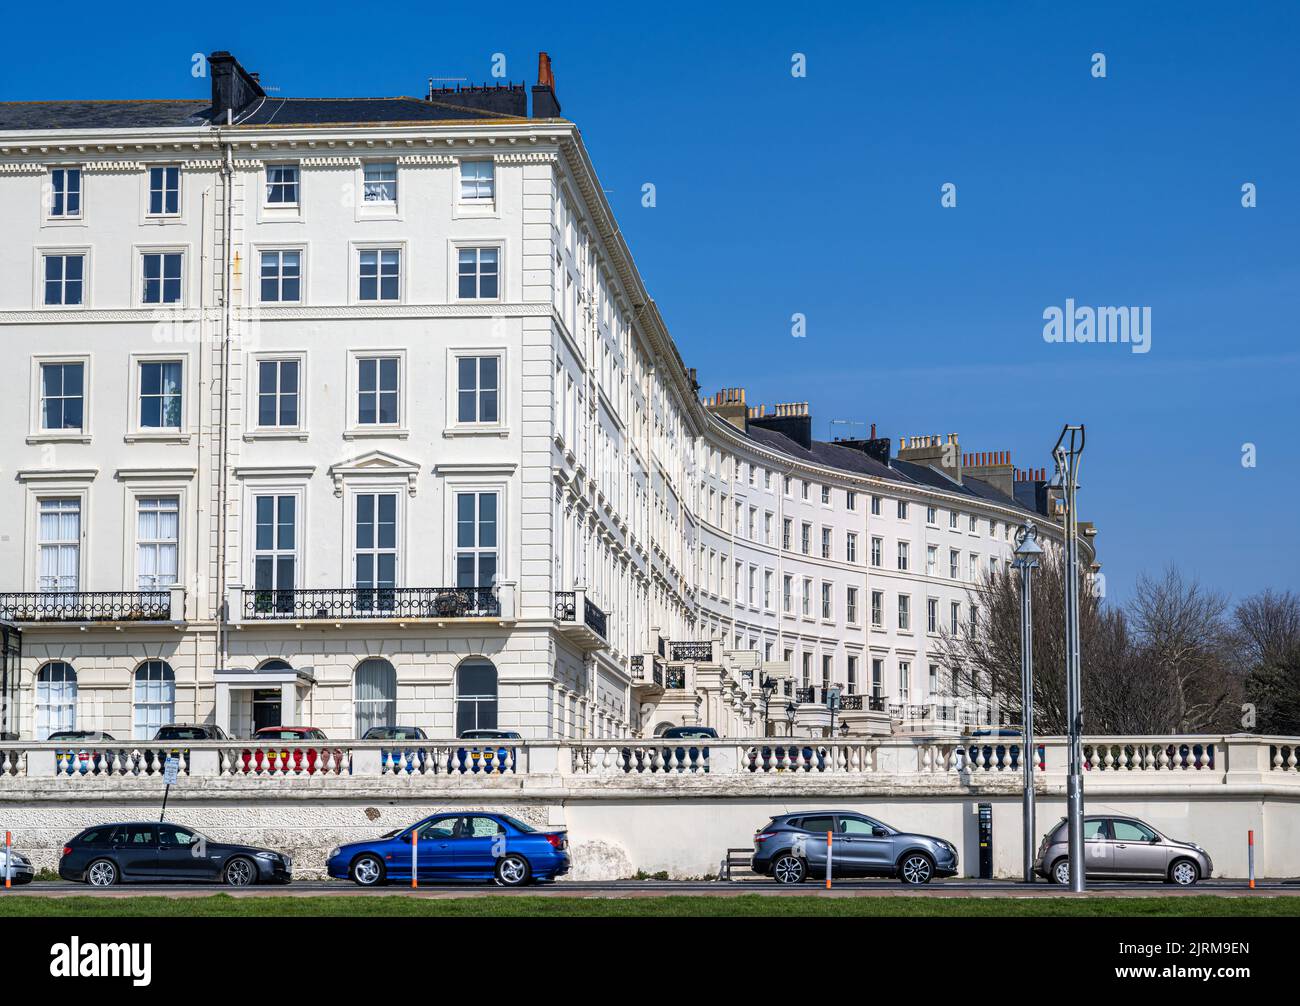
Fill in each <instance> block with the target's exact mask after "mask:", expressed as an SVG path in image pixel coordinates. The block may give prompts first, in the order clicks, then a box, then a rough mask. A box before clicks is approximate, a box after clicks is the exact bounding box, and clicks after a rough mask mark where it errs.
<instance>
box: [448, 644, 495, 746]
mask: <svg viewBox="0 0 1300 1006" xmlns="http://www.w3.org/2000/svg"><path fill="white" fill-rule="evenodd" d="M496 726H497V669H496V668H495V667H493V666H492V662H491V661H488V660H466V661H465V662H464V663H462V664H461V665H460V666H459V667H458V668H456V736H458V737H460V736H463V735H464V733H465V731H466V730H495V729H496Z"/></svg>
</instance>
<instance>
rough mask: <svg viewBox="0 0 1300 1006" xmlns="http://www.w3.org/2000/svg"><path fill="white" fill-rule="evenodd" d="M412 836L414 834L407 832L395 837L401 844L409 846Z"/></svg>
mask: <svg viewBox="0 0 1300 1006" xmlns="http://www.w3.org/2000/svg"><path fill="white" fill-rule="evenodd" d="M412 834H414V833H413V832H410V831H408V832H407V833H406V834H405V835H398V836H397V837H398V839H399V840H400V841H403V842H405V843H406V844H407V845H410V844H411V835H412Z"/></svg>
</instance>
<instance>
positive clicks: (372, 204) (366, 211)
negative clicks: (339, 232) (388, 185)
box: [356, 156, 404, 220]
mask: <svg viewBox="0 0 1300 1006" xmlns="http://www.w3.org/2000/svg"><path fill="white" fill-rule="evenodd" d="M383 164H391V165H392V166H393V179H392V184H393V197H394V198H393V199H391V200H389V199H371V200H368V199H366V184H367V183H366V168H367V167H375V166H377V165H383ZM403 174H404V172H403V171H402V165H401V164H400V163H399V162H398V159H397V157H395V156H394V157H368V158H366V159H365V160H363V161H361V163H359V164H358V165H357V169H356V186H357V214H356V215H357V219H358V220H360V219H363V218H366V217H385V218H390V219H400V218H401V211H402V175H403ZM386 181H387V180H386V179H381V180H378V181H376V182H375V183H374V184H382V183H385V182H386Z"/></svg>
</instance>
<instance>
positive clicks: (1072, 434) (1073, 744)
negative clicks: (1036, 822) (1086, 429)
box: [1052, 424, 1087, 893]
mask: <svg viewBox="0 0 1300 1006" xmlns="http://www.w3.org/2000/svg"><path fill="white" fill-rule="evenodd" d="M1083 442H1084V434H1083V426H1082V424H1080V425H1078V426H1071V425H1068V424H1067V425H1066V426H1065V427H1064V428H1063V429H1062V430H1061V435H1060V437H1058V438H1057V440H1056V447H1055V448H1053V450H1052V456H1053V457H1054V458H1055V459H1056V476H1055V478H1054V479H1053V480H1052V481H1053V484H1054V485H1056V486H1058V487H1059V488H1060V490H1061V493H1062V495H1063V496H1064V501H1063V502H1064V504H1065V515H1064V516H1065V714H1066V719H1067V723H1066V730H1067V740H1068V742H1067V745H1066V747H1067V749H1068V751H1069V757H1068V776H1067V780H1066V789H1065V797H1066V810H1067V814H1068V825H1067V830H1068V835H1069V855H1070V890H1071V891H1073V892H1075V893H1082V892H1083V891H1084V890H1085V889H1086V887H1087V883H1086V880H1085V875H1084V862H1083V690H1082V687H1081V681H1080V679H1081V677H1082V668H1081V667H1080V660H1079V656H1080V652H1079V522H1078V511H1077V509H1076V506H1075V496H1076V493H1077V491H1078V488H1079V461H1080V458H1081V456H1082V455H1083Z"/></svg>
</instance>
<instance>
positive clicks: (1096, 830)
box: [1083, 817, 1114, 876]
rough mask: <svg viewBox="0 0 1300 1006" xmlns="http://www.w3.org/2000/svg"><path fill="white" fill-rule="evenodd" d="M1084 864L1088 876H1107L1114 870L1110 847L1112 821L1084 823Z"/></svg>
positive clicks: (1097, 818)
mask: <svg viewBox="0 0 1300 1006" xmlns="http://www.w3.org/2000/svg"><path fill="white" fill-rule="evenodd" d="M1083 864H1084V873H1085V874H1087V875H1090V876H1092V875H1095V876H1105V875H1106V874H1109V873H1111V872H1112V871H1113V870H1114V859H1113V857H1112V854H1111V847H1110V821H1108V820H1107V819H1106V818H1104V817H1095V818H1089V819H1087V820H1085V821H1084V822H1083Z"/></svg>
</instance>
